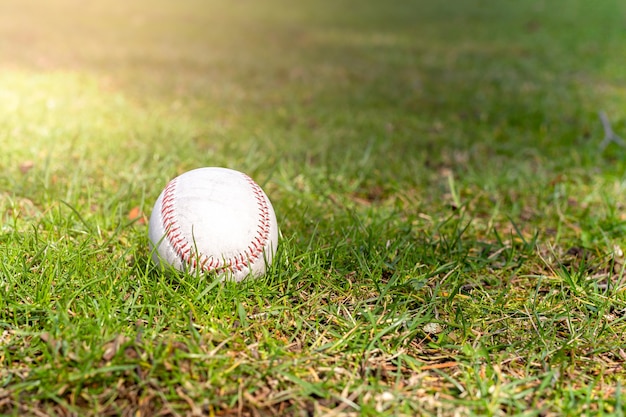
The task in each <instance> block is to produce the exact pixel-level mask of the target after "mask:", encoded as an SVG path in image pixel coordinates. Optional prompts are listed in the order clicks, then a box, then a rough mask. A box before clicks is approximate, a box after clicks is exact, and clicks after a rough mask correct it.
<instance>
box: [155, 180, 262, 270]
mask: <svg viewBox="0 0 626 417" xmlns="http://www.w3.org/2000/svg"><path fill="white" fill-rule="evenodd" d="M241 175H242V176H243V177H244V179H245V180H246V182H247V183H248V185H250V187H251V188H252V194H253V195H254V198H255V199H256V202H257V209H258V210H259V222H258V224H257V230H256V234H255V236H254V237H253V238H252V241H251V242H250V245H248V247H247V249H246V250H244V251H243V252H241V253H239V254H235V255H233V256H231V257H230V258H224V259H221V260H220V259H215V258H214V257H212V256H211V257H209V256H206V255H203V254H201V255H199V256H195V255H194V253H193V252H194V251H193V250H192V245H191V244H190V242H188V241H187V239H186V238H185V237H184V236H181V235H182V231H181V228H180V225H179V224H178V223H177V219H176V216H175V215H174V213H175V207H174V203H175V191H176V180H177V179H176V178H175V179H173V180H172V181H170V182H169V183H168V184H167V186H166V187H165V190H164V191H163V198H162V200H161V217H162V218H163V226H164V227H165V231H166V232H165V234H166V237H167V239H168V241H169V242H170V244H171V245H172V247H173V248H174V251H175V252H176V254H177V255H178V256H179V257H180V259H181V260H182V261H183V263H185V264H187V265H191V266H192V267H193V268H196V267H197V266H198V264H199V265H200V268H201V269H202V270H203V271H205V272H211V271H216V272H221V271H226V270H228V271H230V272H233V273H234V272H235V269H236V270H237V271H241V270H243V269H244V268H246V267H247V266H248V265H249V264H252V263H254V262H256V260H257V259H259V258H260V257H261V256H262V255H263V250H264V248H265V245H266V243H267V241H268V240H269V235H270V228H271V219H270V209H269V205H268V202H267V199H266V197H265V194H264V193H263V190H262V189H261V187H260V186H259V185H258V184H257V183H255V182H254V181H253V180H252V178H250V177H249V176H247V175H245V174H241Z"/></svg>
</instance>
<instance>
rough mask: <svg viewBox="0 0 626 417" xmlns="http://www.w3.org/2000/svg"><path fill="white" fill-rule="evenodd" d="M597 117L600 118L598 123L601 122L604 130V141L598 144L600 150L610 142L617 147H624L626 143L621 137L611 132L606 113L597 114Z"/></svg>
mask: <svg viewBox="0 0 626 417" xmlns="http://www.w3.org/2000/svg"><path fill="white" fill-rule="evenodd" d="M598 116H600V121H601V122H602V127H603V128H604V139H603V140H602V142H601V143H600V150H601V151H603V150H604V149H606V147H607V146H609V144H610V143H611V142H615V143H616V144H618V145H619V146H622V147H626V141H624V139H622V138H621V137H619V136H617V135H616V134H615V132H613V128H612V127H611V122H610V121H609V118H608V117H607V115H606V113H605V112H603V111H600V112H598Z"/></svg>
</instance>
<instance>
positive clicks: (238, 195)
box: [148, 167, 278, 281]
mask: <svg viewBox="0 0 626 417" xmlns="http://www.w3.org/2000/svg"><path fill="white" fill-rule="evenodd" d="M148 235H149V238H150V244H151V248H152V254H153V255H152V257H153V259H154V261H155V262H156V263H157V264H161V265H170V266H173V267H174V268H176V269H178V270H180V271H185V272H194V271H198V270H199V271H200V272H206V273H213V272H215V273H217V275H218V277H219V278H220V279H222V280H224V279H232V280H235V281H241V280H242V279H244V278H246V277H247V276H257V277H258V276H260V275H263V274H264V273H265V271H266V269H267V267H268V266H269V265H270V264H271V262H272V257H273V256H274V254H275V253H276V247H277V245H278V224H277V222H276V215H275V214H274V208H273V207H272V204H271V203H270V200H269V198H267V196H266V195H265V193H264V192H263V190H262V189H261V187H260V186H259V185H258V184H257V183H255V182H254V181H253V180H252V179H251V178H250V177H248V176H247V175H245V174H243V173H241V172H238V171H234V170H232V169H227V168H217V167H208V168H199V169H194V170H192V171H188V172H186V173H184V174H182V175H180V176H178V177H176V178H174V179H173V180H171V181H170V182H169V183H168V184H167V186H166V187H165V189H164V190H163V191H162V192H161V195H159V198H158V199H157V201H156V203H155V204H154V208H153V209H152V214H151V216H150V224H149V227H148Z"/></svg>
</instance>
